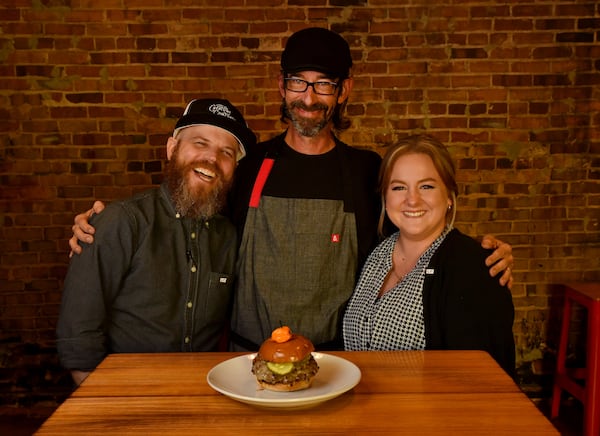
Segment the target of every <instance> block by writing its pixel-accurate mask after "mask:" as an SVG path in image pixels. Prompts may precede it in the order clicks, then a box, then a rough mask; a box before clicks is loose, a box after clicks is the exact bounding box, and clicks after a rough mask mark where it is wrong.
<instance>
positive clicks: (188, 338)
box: [184, 336, 190, 344]
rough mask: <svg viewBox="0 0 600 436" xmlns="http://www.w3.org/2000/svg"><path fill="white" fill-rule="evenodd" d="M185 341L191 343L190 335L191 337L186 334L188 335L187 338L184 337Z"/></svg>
mask: <svg viewBox="0 0 600 436" xmlns="http://www.w3.org/2000/svg"><path fill="white" fill-rule="evenodd" d="M184 342H185V343H186V344H189V343H190V337H189V336H186V337H185V339H184Z"/></svg>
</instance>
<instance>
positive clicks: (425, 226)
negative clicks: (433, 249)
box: [384, 153, 452, 242]
mask: <svg viewBox="0 0 600 436" xmlns="http://www.w3.org/2000/svg"><path fill="white" fill-rule="evenodd" d="M384 198H385V208H386V212H387V215H388V217H389V219H390V220H391V221H392V222H393V223H394V225H395V226H396V227H398V229H399V230H400V234H401V235H402V237H403V238H408V239H411V240H415V241H426V240H427V241H431V242H433V241H434V240H435V239H436V238H437V237H438V236H439V235H440V234H441V233H442V231H443V230H444V228H445V226H446V213H447V212H448V206H450V205H451V204H452V201H451V200H450V194H449V192H448V190H447V189H446V186H445V185H444V183H443V181H442V179H441V177H440V175H439V173H438V171H437V170H436V168H435V166H434V164H433V161H432V160H431V157H429V156H428V155H426V154H423V153H409V154H404V155H401V156H399V157H398V158H397V160H396V162H395V163H394V165H393V168H392V171H391V173H390V180H389V182H388V184H387V187H386V189H385V195H384Z"/></svg>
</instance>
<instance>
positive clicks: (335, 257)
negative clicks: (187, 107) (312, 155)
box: [231, 158, 358, 351]
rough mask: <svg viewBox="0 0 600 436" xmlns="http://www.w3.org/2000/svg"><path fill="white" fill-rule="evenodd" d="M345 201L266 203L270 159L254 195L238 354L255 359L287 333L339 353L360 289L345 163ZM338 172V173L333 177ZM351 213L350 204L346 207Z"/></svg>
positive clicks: (242, 252) (237, 321)
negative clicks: (279, 333) (346, 315)
mask: <svg viewBox="0 0 600 436" xmlns="http://www.w3.org/2000/svg"><path fill="white" fill-rule="evenodd" d="M338 162H339V165H340V168H341V171H340V172H341V174H342V177H343V179H344V180H343V183H342V186H343V187H344V194H343V195H344V198H345V199H346V200H345V201H342V200H328V199H306V198H281V197H271V196H262V189H263V187H264V185H265V183H266V181H267V179H268V177H269V173H270V171H271V168H272V167H273V165H274V164H276V160H275V159H272V158H265V159H264V160H263V163H262V167H261V169H260V171H259V174H258V177H257V178H256V181H255V184H254V189H253V191H252V194H251V198H250V204H249V205H248V214H247V217H246V222H245V226H244V230H243V233H242V240H241V245H240V249H239V257H238V268H237V272H238V283H237V290H236V296H235V301H234V307H233V314H232V335H231V336H232V344H233V347H232V349H234V350H250V351H256V350H257V349H258V346H259V345H260V344H261V343H262V341H264V340H265V339H266V338H268V337H269V336H270V335H271V332H272V330H273V329H275V328H277V327H279V326H281V325H288V326H289V327H290V328H291V329H292V331H294V332H297V333H299V334H302V335H304V336H306V337H308V338H309V339H311V340H312V341H313V343H314V344H315V346H316V347H317V348H319V347H321V348H335V347H334V346H332V341H334V340H338V341H339V340H340V326H341V319H342V316H343V310H344V308H345V304H346V302H347V301H348V299H349V298H350V296H351V294H352V291H353V289H354V285H355V279H356V269H357V256H358V254H357V247H358V241H357V233H356V219H355V215H354V213H353V212H348V211H346V210H350V211H351V210H353V208H352V207H346V210H345V208H344V203H345V202H346V203H347V202H349V201H350V202H351V198H352V196H351V189H352V188H351V185H352V183H351V178H349V176H350V175H349V174H346V173H349V171H348V170H347V165H343V159H341V160H340V159H338ZM333 170H335V169H333ZM346 206H348V204H346Z"/></svg>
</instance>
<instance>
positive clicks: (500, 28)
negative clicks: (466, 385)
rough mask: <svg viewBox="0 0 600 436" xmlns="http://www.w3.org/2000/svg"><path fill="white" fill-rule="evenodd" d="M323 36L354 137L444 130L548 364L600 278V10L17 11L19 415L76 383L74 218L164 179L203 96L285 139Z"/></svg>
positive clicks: (135, 2)
mask: <svg viewBox="0 0 600 436" xmlns="http://www.w3.org/2000/svg"><path fill="white" fill-rule="evenodd" d="M97 4H101V5H102V8H100V7H99V6H96V5H97ZM308 25H319V26H324V27H329V28H331V29H333V30H336V31H338V32H340V33H341V34H343V35H344V37H345V38H346V39H347V40H348V41H349V43H350V46H351V49H352V53H353V58H354V61H355V68H354V75H355V87H354V91H353V94H352V95H351V98H350V104H349V106H348V112H349V114H350V115H351V116H352V118H353V127H352V128H351V129H350V130H349V131H347V132H346V133H344V134H343V135H342V139H343V140H345V141H346V142H348V143H349V144H351V145H354V146H358V147H368V148H372V149H375V150H376V151H378V152H380V153H382V152H383V151H384V150H385V147H386V146H387V145H389V144H390V143H392V142H393V141H394V140H395V139H397V138H398V137H400V136H404V135H406V134H408V133H412V132H417V131H422V130H427V131H429V132H431V133H433V134H435V135H436V136H437V137H438V138H440V139H441V140H443V141H444V142H445V143H447V144H448V146H449V147H450V148H451V151H452V153H453V156H454V157H455V158H456V160H457V162H458V166H459V168H460V175H459V177H460V194H461V195H460V197H459V215H458V222H457V225H458V227H459V228H461V229H462V230H464V231H466V232H467V233H469V234H471V235H473V236H481V235H483V234H485V233H492V234H495V235H497V236H498V237H499V238H501V239H502V240H504V241H507V242H509V243H511V244H512V245H513V250H514V254H515V256H516V263H515V272H514V276H515V284H514V286H513V296H514V303H515V306H516V321H515V327H514V332H515V335H516V341H517V348H518V350H517V351H518V360H519V365H520V366H522V367H524V368H527V367H528V365H529V364H530V362H539V361H541V360H544V359H550V360H551V358H552V356H553V353H554V350H555V347H556V335H557V326H558V321H559V318H560V299H559V297H560V295H561V294H560V288H559V287H558V286H557V285H558V284H559V283H562V282H565V281H574V280H600V261H599V259H600V233H599V228H598V222H599V219H600V134H599V133H600V111H599V108H600V71H599V70H600V6H599V5H598V3H597V2H595V1H579V0H562V1H561V0H555V1H543V0H535V1H534V0H531V1H527V0H522V1H516V0H505V1H502V0H498V1H485V0H479V1H472V0H460V1H458V0H454V1H450V0H447V1H442V0H410V1H402V2H398V1H396V0H377V1H358V0H354V1H341V0H329V1H316V0H288V1H285V0H256V1H251V0H245V1H244V0H227V1H208V0H205V1H193V0H169V1H166V0H107V1H103V2H94V1H90V0H38V1H26V0H5V1H3V2H2V5H0V76H1V78H2V80H1V81H0V132H1V139H0V141H1V142H0V144H1V148H0V177H1V192H0V213H1V220H0V225H1V227H0V246H1V248H0V250H1V251H0V262H1V265H0V316H1V320H0V329H1V333H0V365H1V368H0V388H1V389H2V395H3V404H17V405H19V404H26V403H27V402H31V401H32V400H31V399H32V398H34V399H37V400H40V401H43V400H46V401H52V400H53V399H55V398H57V397H60V393H61V392H62V391H60V389H59V387H60V386H64V385H66V382H65V379H64V377H63V375H62V374H61V373H60V371H59V370H58V369H57V362H56V356H55V354H54V351H53V347H54V343H53V342H54V327H55V322H56V318H57V314H58V307H59V302H60V296H61V286H62V280H63V277H64V275H65V272H66V268H67V264H68V256H67V254H68V248H67V247H68V245H67V239H68V238H69V237H70V235H71V230H70V227H71V225H72V221H73V216H74V215H75V213H78V212H81V211H84V210H87V209H88V208H89V207H90V206H91V204H92V201H93V200H94V199H101V200H108V201H110V200H113V199H116V198H121V197H126V196H129V195H131V194H132V193H133V192H136V191H139V190H141V189H145V188H147V187H149V186H151V185H153V184H156V183H158V182H160V180H161V171H162V167H163V161H164V158H165V151H164V150H165V141H166V138H167V136H168V134H169V133H170V131H171V130H172V128H173V125H174V123H175V121H176V118H177V117H178V116H179V115H180V113H181V112H182V109H183V107H184V105H185V102H187V101H188V100H190V99H192V98H195V97H209V96H210V97H213V96H225V97H227V98H229V99H230V100H231V101H232V102H234V103H235V104H236V105H237V106H238V107H240V108H241V110H242V111H243V113H244V114H245V116H246V118H247V120H248V122H249V124H250V125H251V127H252V128H253V129H254V130H255V131H256V132H257V134H258V135H259V137H260V139H266V138H269V137H271V136H272V135H274V134H275V133H277V132H280V131H281V130H282V129H283V128H284V126H282V125H281V124H280V122H279V120H278V119H279V104H280V96H279V93H278V91H277V82H276V77H277V74H278V72H279V64H278V61H279V56H280V53H281V50H282V48H283V46H284V44H285V41H286V38H287V37H288V36H289V35H290V34H291V33H292V32H293V31H295V30H298V29H300V28H303V27H306V26H308ZM307 49H310V47H307ZM526 383H527V379H526V377H524V378H523V384H526ZM57 392H58V393H57Z"/></svg>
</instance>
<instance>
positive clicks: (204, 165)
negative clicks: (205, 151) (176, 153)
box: [182, 159, 224, 180]
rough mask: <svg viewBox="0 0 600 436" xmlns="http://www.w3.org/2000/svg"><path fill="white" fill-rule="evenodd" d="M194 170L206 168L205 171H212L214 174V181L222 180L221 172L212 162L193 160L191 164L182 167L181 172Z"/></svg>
mask: <svg viewBox="0 0 600 436" xmlns="http://www.w3.org/2000/svg"><path fill="white" fill-rule="evenodd" d="M194 168H206V169H208V170H210V171H212V172H213V173H215V178H216V179H220V180H223V179H224V174H223V171H222V170H221V168H219V167H218V166H217V165H216V164H215V163H214V162H211V161H208V160H205V159H202V160H195V161H193V162H189V163H187V164H186V165H183V168H182V170H183V171H194Z"/></svg>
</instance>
